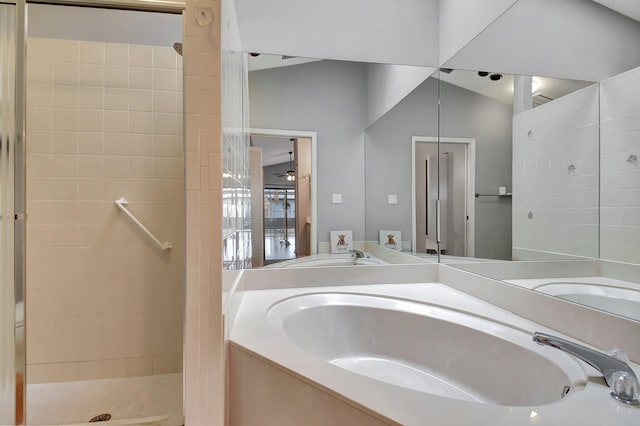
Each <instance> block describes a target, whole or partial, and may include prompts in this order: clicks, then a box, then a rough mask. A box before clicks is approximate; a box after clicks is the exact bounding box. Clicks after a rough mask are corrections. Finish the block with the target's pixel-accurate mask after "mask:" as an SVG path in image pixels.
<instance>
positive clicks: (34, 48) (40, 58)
mask: <svg viewBox="0 0 640 426" xmlns="http://www.w3.org/2000/svg"><path fill="white" fill-rule="evenodd" d="M54 54H55V53H54V41H53V39H49V38H35V37H28V38H27V63H28V64H31V63H34V62H53V58H54Z"/></svg>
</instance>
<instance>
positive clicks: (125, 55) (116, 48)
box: [105, 43, 129, 65]
mask: <svg viewBox="0 0 640 426" xmlns="http://www.w3.org/2000/svg"><path fill="white" fill-rule="evenodd" d="M105 63H106V64H107V65H129V45H128V44H116V43H107V44H106V49H105Z"/></svg>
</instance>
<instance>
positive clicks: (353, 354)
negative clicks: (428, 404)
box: [267, 293, 586, 406]
mask: <svg viewBox="0 0 640 426" xmlns="http://www.w3.org/2000/svg"><path fill="white" fill-rule="evenodd" d="M267 317H268V319H269V321H270V322H271V323H272V324H274V325H277V326H279V327H281V328H282V330H283V331H284V333H285V335H286V336H287V337H288V338H289V339H290V340H291V341H292V342H293V343H294V344H295V345H296V346H297V347H298V348H300V349H301V350H303V351H305V352H307V353H309V354H310V355H312V356H314V357H316V358H319V359H321V360H323V361H326V362H327V363H330V364H332V365H333V366H335V368H342V369H344V370H348V371H349V372H351V373H354V374H359V375H362V376H366V377H368V378H370V379H373V380H376V381H378V382H383V383H384V384H386V385H391V386H399V387H403V388H406V389H411V390H413V391H418V392H423V393H427V394H432V395H438V396H441V397H447V398H453V399H458V400H465V401H474V402H478V403H485V404H497V405H506V406H534V405H543V404H549V403H552V402H554V401H557V400H559V399H561V398H562V397H563V396H564V394H565V393H566V392H563V390H566V387H567V386H569V387H570V389H571V392H575V391H576V390H577V389H581V388H583V387H584V385H585V384H586V375H585V373H584V371H583V370H582V368H581V367H580V365H579V364H578V363H577V362H576V361H575V360H574V359H572V358H571V357H569V356H567V355H566V354H564V353H562V352H560V351H557V350H555V351H549V350H548V348H543V347H541V346H539V345H536V344H535V343H534V342H533V341H532V339H531V334H530V333H527V332H523V331H521V330H518V329H516V328H513V327H510V326H508V325H506V324H502V323H499V322H494V321H491V320H488V319H485V318H481V317H478V316H475V315H471V314H467V313H463V312H460V311H456V310H453V309H447V308H443V307H438V306H434V305H429V304H426V303H422V302H417V301H411V300H403V299H396V298H393V297H386V296H371V295H362V294H354V293H315V294H304V295H300V296H294V297H291V298H289V299H285V300H283V301H280V302H278V303H276V304H275V305H273V306H272V307H271V308H269V310H268V313H267Z"/></svg>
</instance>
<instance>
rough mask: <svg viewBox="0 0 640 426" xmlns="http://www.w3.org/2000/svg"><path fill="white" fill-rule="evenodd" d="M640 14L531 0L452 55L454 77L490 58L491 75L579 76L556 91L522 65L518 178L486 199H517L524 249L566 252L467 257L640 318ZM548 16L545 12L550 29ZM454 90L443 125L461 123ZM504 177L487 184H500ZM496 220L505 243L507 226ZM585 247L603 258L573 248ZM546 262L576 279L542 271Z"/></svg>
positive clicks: (484, 270)
mask: <svg viewBox="0 0 640 426" xmlns="http://www.w3.org/2000/svg"><path fill="white" fill-rule="evenodd" d="M531 16H536V17H537V19H536V20H531V19H530V17H531ZM567 17H570V18H567ZM639 20H640V8H638V7H637V5H633V4H632V2H614V1H609V0H597V1H578V0H565V1H562V2H549V1H530V0H520V1H518V2H517V3H516V4H515V5H514V6H513V7H512V8H510V9H509V10H508V11H507V13H505V14H504V15H502V16H501V17H500V18H499V19H498V20H496V21H495V22H494V23H493V24H492V25H491V26H490V27H488V28H487V29H486V30H485V31H483V32H482V33H481V34H480V35H479V36H478V37H476V38H475V39H474V40H473V41H472V42H471V43H469V44H468V45H467V46H466V47H465V48H464V49H462V50H461V51H460V52H458V54H456V55H455V56H454V57H453V58H451V59H450V60H449V61H448V62H447V63H446V64H444V66H445V67H447V68H449V69H455V71H453V72H451V74H449V76H451V77H453V76H455V74H456V73H457V72H458V70H459V69H475V70H488V71H489V75H488V76H489V77H491V75H492V71H493V70H501V71H502V72H500V73H499V74H503V77H504V76H506V75H507V74H533V75H540V76H549V77H555V78H561V79H562V80H555V81H556V82H557V83H558V84H560V85H562V86H565V87H566V88H570V87H571V86H572V85H573V88H570V89H569V90H567V91H566V93H565V94H564V95H563V96H554V95H551V96H550V95H549V94H550V93H552V92H551V91H550V87H549V86H548V85H547V82H546V81H543V80H541V79H540V78H539V77H535V76H534V77H533V78H530V77H521V76H517V77H514V81H515V84H514V85H513V87H514V88H515V91H514V92H513V96H514V107H513V118H512V119H513V121H512V135H511V138H512V145H511V149H512V157H511V158H512V163H511V167H512V174H511V176H512V182H511V184H512V186H511V187H509V186H508V185H504V184H502V183H500V184H499V185H500V186H498V196H497V197H496V196H494V195H489V196H487V197H486V198H485V199H484V200H483V201H482V202H483V203H486V204H485V205H484V206H483V208H485V207H486V208H488V207H489V206H490V205H491V203H492V202H493V203H496V204H499V203H500V202H501V201H502V202H503V203H505V204H506V203H510V204H511V215H512V216H511V223H512V227H511V231H512V235H511V242H512V250H511V254H512V259H514V260H549V259H554V260H560V261H558V262H552V263H549V262H543V263H537V262H534V263H529V264H520V265H525V266H523V267H522V266H521V267H518V266H516V267H518V268H519V271H523V270H526V271H527V272H525V273H523V274H522V275H521V276H519V278H521V279H515V278H516V275H518V273H519V272H516V269H515V268H511V267H510V266H507V267H506V268H502V269H501V270H497V269H495V268H493V267H492V266H490V265H488V264H487V265H484V266H479V264H477V263H476V264H475V265H471V264H467V265H466V266H460V265H458V266H459V267H462V268H464V269H467V270H471V271H474V272H477V273H481V274H485V275H488V276H492V277H494V278H500V279H503V280H505V281H508V282H511V283H514V284H517V285H522V286H526V287H527V288H533V289H536V290H538V291H541V292H544V293H547V294H549V295H553V296H558V297H561V298H563V299H566V300H570V301H573V302H577V303H581V304H585V305H587V306H591V307H594V308H598V309H602V310H605V311H608V312H611V313H615V314H617V315H622V316H625V317H628V318H632V319H635V320H640V308H639V306H640V292H639V289H640V286H639V281H640V280H639V278H638V277H639V276H640V274H638V269H637V268H638V264H639V263H640V244H639V243H638V241H639V240H638V238H637V237H638V236H637V231H638V229H639V228H638V225H639V224H640V222H638V217H640V215H639V214H638V213H639V211H638V206H639V204H638V203H639V202H640V192H638V190H639V188H640V170H639V169H638V163H637V158H638V153H639V151H640V144H639V143H638V142H637V140H638V139H637V132H638V125H637V124H635V123H637V122H638V120H637V114H638V111H639V110H640V96H638V88H637V87H638V81H639V79H640V70H639V69H638V66H639V65H640V57H639V55H638V52H637V49H634V48H633V47H632V46H633V44H636V43H637V41H638V40H640V22H639ZM536 22H538V23H539V22H544V23H545V25H544V31H539V30H540V28H539V27H538V24H537V23H536ZM515 28H517V29H518V30H517V31H514V29H515ZM472 74H473V73H472ZM566 79H579V80H584V81H593V82H597V84H594V85H586V84H583V83H578V82H569V81H567V80H566ZM442 81H447V80H446V78H442ZM447 83H454V84H455V82H452V81H447ZM536 84H537V86H538V87H534V86H535V85H536ZM441 87H444V86H441ZM447 92H451V90H446V89H443V90H441V121H440V128H441V131H442V132H444V133H442V134H446V133H448V132H449V131H450V130H451V129H455V126H456V123H455V121H452V120H451V117H455V114H447V110H448V109H449V108H448V103H447V99H448V98H449V96H448V95H447ZM536 92H538V94H536ZM529 93H531V98H532V99H529V98H528V96H527V95H528V94H529ZM540 95H543V96H544V98H547V97H550V98H552V99H553V100H551V101H548V102H546V103H545V104H544V105H541V106H540V107H536V105H535V104H536V101H537V100H544V101H546V99H544V98H543V99H540ZM531 101H533V102H531ZM457 108H460V107H457ZM448 117H449V118H448ZM441 141H442V140H441ZM442 147H443V146H442V145H441V146H440V148H441V149H442ZM478 149H479V148H478ZM445 151H447V150H445ZM450 162H451V160H449V164H450ZM445 170H446V167H445ZM494 173H497V170H494ZM478 175H480V171H476V176H478ZM495 185H496V182H493V185H492V187H489V188H477V192H480V193H482V192H484V191H485V190H487V189H488V190H490V191H489V193H493V194H495V192H496V189H495V188H493V187H494V186H495ZM501 186H506V188H505V190H504V193H505V194H506V196H504V195H502V194H501V192H500V187H501ZM440 189H441V190H442V187H441V188H440ZM481 199H482V197H480V198H478V199H477V200H478V201H477V202H476V207H478V206H479V203H480V200H481ZM497 215H498V213H497V210H496V214H495V216H492V218H495V217H497ZM479 216H480V211H479V209H477V210H476V217H477V218H478V219H480V218H479ZM485 230H486V231H487V234H486V235H485V237H489V238H494V239H495V240H496V241H495V243H498V240H499V236H500V232H499V229H495V228H490V227H488V228H487V229H485ZM476 235H477V234H476ZM476 248H478V246H477V241H476ZM475 255H476V256H478V252H476V253H475ZM576 258H577V259H585V258H586V259H589V258H594V259H599V260H600V261H599V262H592V261H585V262H578V263H574V262H569V263H567V262H564V261H563V260H562V259H565V260H566V259H576ZM512 264H513V263H512ZM513 265H514V266H515V264H513ZM545 274H547V275H549V276H555V277H564V279H560V280H556V281H562V282H557V283H550V282H547V281H549V280H546V279H538V278H542V277H543V276H545ZM525 275H526V277H525ZM525 278H526V279H525Z"/></svg>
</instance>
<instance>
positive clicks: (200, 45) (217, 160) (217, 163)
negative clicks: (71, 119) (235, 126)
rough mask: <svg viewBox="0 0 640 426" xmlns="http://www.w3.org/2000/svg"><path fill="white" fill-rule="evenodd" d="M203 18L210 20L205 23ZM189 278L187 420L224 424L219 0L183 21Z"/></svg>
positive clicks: (198, 3) (193, 6)
mask: <svg viewBox="0 0 640 426" xmlns="http://www.w3.org/2000/svg"><path fill="white" fill-rule="evenodd" d="M208 17H210V18H211V22H208V23H207V22H206V21H207V19H208ZM183 42H184V72H185V114H186V115H185V132H186V138H185V139H186V190H187V195H186V208H187V244H186V246H187V249H186V250H187V253H186V258H187V278H186V307H185V337H186V338H185V342H186V343H185V351H184V372H185V389H184V401H185V405H184V407H185V420H186V424H187V425H188V426H196V425H202V426H215V425H222V424H223V419H224V412H223V411H224V410H223V407H224V403H223V401H224V387H223V383H224V372H223V362H222V360H223V357H222V354H223V352H222V303H221V298H222V285H221V282H222V244H221V241H222V208H221V204H222V154H221V114H220V104H221V94H220V93H221V92H220V2H219V1H212V0H206V1H202V0H187V10H186V15H185V23H184V40H183Z"/></svg>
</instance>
